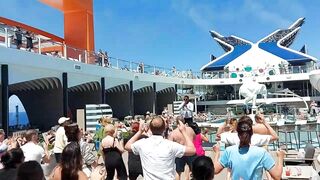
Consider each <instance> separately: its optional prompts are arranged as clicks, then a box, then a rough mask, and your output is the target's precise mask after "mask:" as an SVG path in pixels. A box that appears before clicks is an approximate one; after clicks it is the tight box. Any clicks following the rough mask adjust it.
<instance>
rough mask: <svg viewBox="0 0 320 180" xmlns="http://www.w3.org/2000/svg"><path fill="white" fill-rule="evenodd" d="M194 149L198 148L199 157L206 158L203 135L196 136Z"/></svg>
mask: <svg viewBox="0 0 320 180" xmlns="http://www.w3.org/2000/svg"><path fill="white" fill-rule="evenodd" d="M193 144H194V147H195V148H196V155H197V156H204V154H205V152H204V149H203V147H202V140H201V133H199V134H197V135H196V138H195V139H194V140H193Z"/></svg>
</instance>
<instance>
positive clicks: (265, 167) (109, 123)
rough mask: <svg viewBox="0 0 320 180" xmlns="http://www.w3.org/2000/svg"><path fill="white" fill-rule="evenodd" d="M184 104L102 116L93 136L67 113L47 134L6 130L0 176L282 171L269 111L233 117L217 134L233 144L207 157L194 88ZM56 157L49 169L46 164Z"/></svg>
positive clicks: (198, 178) (201, 178)
mask: <svg viewBox="0 0 320 180" xmlns="http://www.w3.org/2000/svg"><path fill="white" fill-rule="evenodd" d="M179 108H180V109H181V115H180V116H177V117H174V118H172V117H171V116H169V115H168V111H167V110H166V109H164V111H163V112H162V114H161V115H158V116H156V115H152V114H150V113H148V112H147V113H146V115H145V116H140V117H139V118H138V119H134V120H130V121H129V122H127V123H128V124H127V125H126V123H122V122H117V121H114V119H112V118H110V117H102V118H101V119H100V120H99V124H98V125H97V128H96V129H97V131H96V133H95V134H94V136H90V135H89V134H88V133H86V132H84V131H83V130H82V129H81V128H80V127H79V125H78V124H76V123H72V121H71V119H70V118H67V117H61V118H60V119H59V120H58V124H59V125H58V127H57V128H56V129H55V130H54V131H49V132H46V133H42V134H41V135H42V136H43V142H40V140H39V139H40V138H39V132H38V131H37V130H34V129H30V130H27V131H26V132H25V133H23V134H21V135H18V136H16V137H11V138H10V137H8V138H5V134H4V131H3V130H0V157H1V165H2V167H1V170H0V179H3V178H4V177H5V178H6V179H9V180H10V179H19V180H20V179H33V180H37V179H39V180H40V179H41V180H42V179H44V177H46V178H47V179H53V180H60V179H68V180H69V179H70V180H72V179H81V180H82V179H107V180H112V179H114V178H116V179H119V180H126V179H130V180H135V179H137V178H138V177H139V176H143V178H144V179H147V180H149V179H150V180H154V179H166V180H167V179H182V177H184V178H183V179H190V178H192V179H193V180H209V179H214V175H215V174H219V173H220V172H221V171H222V170H223V169H225V168H226V169H227V172H228V173H227V178H229V179H230V178H231V179H262V177H263V171H266V173H265V174H266V177H267V178H268V179H272V178H274V179H280V177H281V173H282V168H283V165H282V163H283V157H284V152H283V151H278V152H277V155H278V158H277V162H276V161H275V160H274V159H273V158H272V157H271V155H270V153H269V152H268V151H267V150H266V147H267V145H268V143H270V142H272V141H274V140H277V139H278V136H277V134H276V133H275V131H274V130H273V129H272V128H271V127H270V125H268V123H266V121H265V120H264V118H263V116H261V115H257V116H256V117H255V121H256V124H255V125H253V121H252V120H251V119H250V117H248V116H243V117H241V118H240V119H239V120H236V119H228V120H226V122H225V123H224V124H223V125H222V126H221V127H220V128H219V130H218V132H217V141H219V142H223V143H224V144H225V145H226V147H227V148H226V149H225V151H224V153H223V154H222V155H220V147H219V143H218V144H217V145H216V146H214V147H213V148H212V150H213V152H214V155H213V157H208V156H207V155H208V154H206V153H205V150H204V148H203V147H202V143H203V142H208V138H207V137H206V134H205V133H204V132H202V131H201V129H200V128H199V127H198V125H197V123H195V122H194V121H193V118H192V111H193V109H192V108H193V105H192V103H191V102H190V101H189V97H188V96H185V97H184V101H183V102H182V104H181V105H180V107H179ZM124 132H125V133H124ZM41 135H40V136H41ZM126 151H127V152H128V159H127V160H125V159H123V158H124V156H123V153H124V152H126ZM126 162H127V165H126ZM52 163H54V164H55V166H54V167H52V168H51V169H50V170H49V172H47V170H45V169H44V168H45V167H46V166H45V165H46V164H52ZM186 166H187V167H188V168H185V167H186Z"/></svg>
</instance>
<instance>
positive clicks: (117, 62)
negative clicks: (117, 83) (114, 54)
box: [117, 59, 119, 69]
mask: <svg viewBox="0 0 320 180" xmlns="http://www.w3.org/2000/svg"><path fill="white" fill-rule="evenodd" d="M117 69H119V59H117Z"/></svg>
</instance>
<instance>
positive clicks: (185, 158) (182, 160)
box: [175, 155, 197, 173]
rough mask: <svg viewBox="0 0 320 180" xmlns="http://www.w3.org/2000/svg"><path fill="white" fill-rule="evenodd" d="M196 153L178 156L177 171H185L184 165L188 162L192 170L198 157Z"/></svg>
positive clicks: (176, 161)
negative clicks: (193, 163)
mask: <svg viewBox="0 0 320 180" xmlns="http://www.w3.org/2000/svg"><path fill="white" fill-rule="evenodd" d="M196 157H197V156H196V155H193V156H182V157H181V158H176V159H175V163H176V171H177V173H180V172H184V166H185V165H186V164H188V166H189V169H190V170H191V167H192V162H193V160H194V159H195V158H196Z"/></svg>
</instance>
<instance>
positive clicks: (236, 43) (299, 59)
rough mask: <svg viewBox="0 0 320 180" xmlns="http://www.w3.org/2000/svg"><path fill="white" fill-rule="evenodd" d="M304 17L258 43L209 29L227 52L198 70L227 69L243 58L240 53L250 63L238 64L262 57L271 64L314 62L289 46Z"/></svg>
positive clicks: (253, 61) (255, 60)
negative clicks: (226, 35)
mask: <svg viewBox="0 0 320 180" xmlns="http://www.w3.org/2000/svg"><path fill="white" fill-rule="evenodd" d="M304 20H305V18H300V19H298V20H297V21H296V22H295V23H293V24H292V25H291V26H290V27H289V28H287V29H279V30H276V31H275V32H273V33H271V34H270V35H268V36H266V37H265V38H263V39H261V40H260V41H258V42H257V43H252V42H250V41H248V40H244V39H241V38H239V37H236V36H229V37H224V36H222V35H220V34H219V33H217V32H215V31H210V34H211V36H212V37H213V39H214V40H216V41H217V43H218V44H219V45H220V46H221V47H222V49H223V50H224V51H225V52H226V53H225V54H223V55H222V56H220V57H218V58H216V59H214V60H213V61H211V62H209V63H208V64H206V65H204V66H203V67H202V68H201V71H217V70H224V69H226V68H229V65H230V64H231V62H233V61H235V60H238V59H244V58H241V57H242V56H245V59H250V61H251V62H252V63H250V64H248V62H246V64H243V63H242V62H238V63H237V64H238V65H239V66H243V67H247V66H251V64H255V63H257V62H258V61H260V60H261V59H264V58H268V59H267V60H266V59H264V60H265V62H263V63H264V64H272V66H275V65H276V64H275V61H277V63H279V60H280V61H281V60H282V61H283V62H281V64H286V63H289V64H291V65H296V64H303V63H305V62H309V61H316V60H317V59H316V58H314V57H312V56H310V55H307V54H305V53H303V52H299V51H296V50H293V49H289V48H288V47H289V46H290V45H291V44H292V43H293V41H294V39H295V38H296V36H297V34H298V32H299V30H300V28H301V26H302V25H303V24H304V22H305V21H304ZM262 52H263V53H262ZM268 54H270V55H268ZM272 57H273V58H272ZM273 59H276V60H273ZM235 64H236V63H234V62H233V63H232V68H234V69H235V68H236V69H239V67H236V66H237V65H235ZM260 64H261V63H260ZM243 67H241V68H243ZM257 68H258V67H257Z"/></svg>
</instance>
